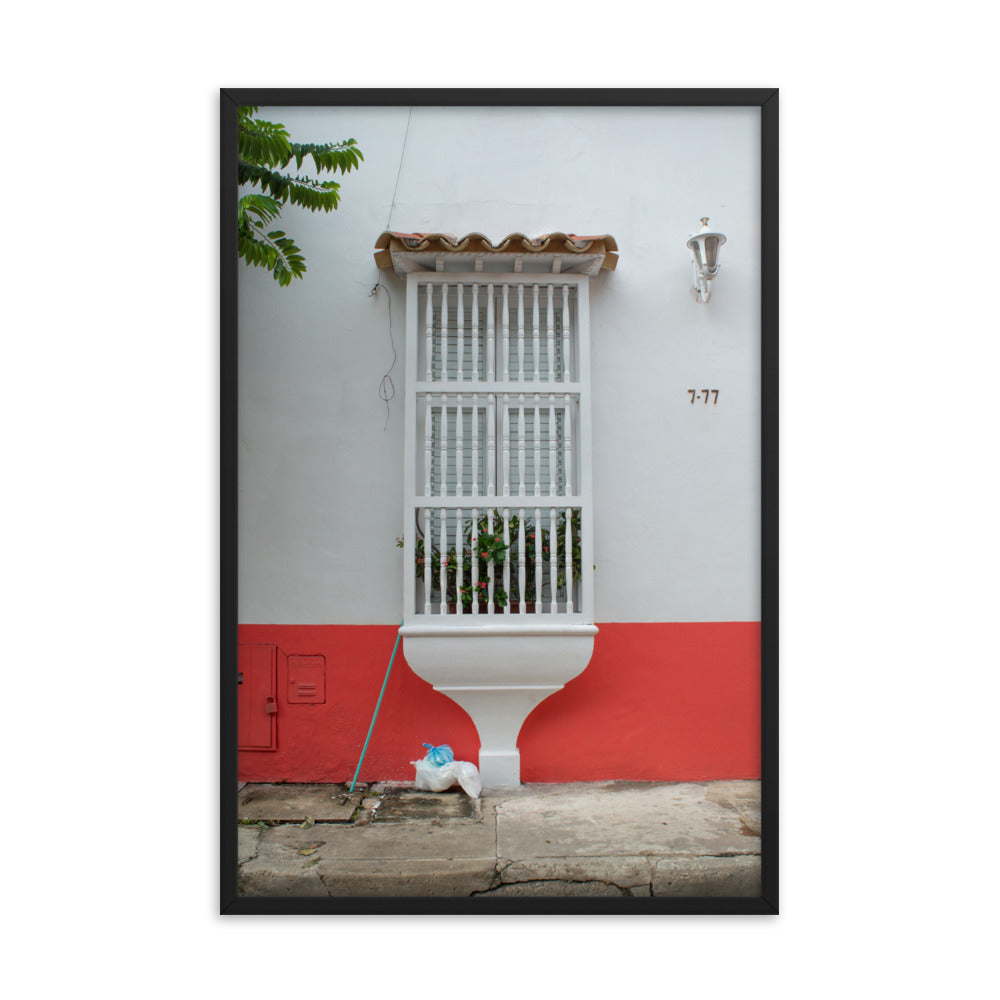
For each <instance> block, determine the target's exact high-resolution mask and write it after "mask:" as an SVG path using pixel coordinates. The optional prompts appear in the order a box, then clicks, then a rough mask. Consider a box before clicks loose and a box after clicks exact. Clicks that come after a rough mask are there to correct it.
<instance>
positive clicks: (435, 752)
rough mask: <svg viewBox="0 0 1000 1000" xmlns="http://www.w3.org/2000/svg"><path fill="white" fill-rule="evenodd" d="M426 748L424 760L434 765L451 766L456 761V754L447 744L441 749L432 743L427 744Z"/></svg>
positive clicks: (443, 744)
mask: <svg viewBox="0 0 1000 1000" xmlns="http://www.w3.org/2000/svg"><path fill="white" fill-rule="evenodd" d="M424 746H425V747H426V748H427V753H425V754H424V759H425V760H428V761H430V762H431V763H432V764H439V765H440V764H450V763H451V762H452V761H453V760H454V759H455V754H454V752H453V751H452V749H451V747H450V746H448V744H447V743H442V744H441V746H439V747H436V746H432V745H431V744H430V743H425V744H424Z"/></svg>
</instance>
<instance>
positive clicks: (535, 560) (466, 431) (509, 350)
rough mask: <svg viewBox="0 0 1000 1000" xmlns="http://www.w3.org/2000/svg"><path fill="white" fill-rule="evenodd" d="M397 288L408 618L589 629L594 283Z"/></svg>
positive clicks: (435, 281) (464, 277) (495, 278)
mask: <svg viewBox="0 0 1000 1000" xmlns="http://www.w3.org/2000/svg"><path fill="white" fill-rule="evenodd" d="M407 282H408V285H407V310H406V316H407V345H406V358H407V383H406V385H407V440H406V510H405V514H406V528H405V530H404V539H405V544H404V556H405V558H406V586H405V591H404V599H405V605H404V606H405V616H406V617H407V618H408V619H409V620H410V621H414V620H424V621H427V620H428V618H429V616H432V615H433V616H436V620H438V621H451V622H454V623H455V624H470V622H471V621H473V620H475V616H478V615H486V616H490V617H491V618H493V619H494V620H496V619H497V617H498V616H502V618H503V619H504V620H508V621H513V622H519V623H524V622H525V621H526V619H525V618H524V617H523V616H524V615H531V616H535V619H536V620H537V618H538V617H539V616H546V617H548V616H559V618H560V620H570V621H588V622H592V621H593V608H592V573H591V572H590V570H591V566H592V554H591V553H592V527H591V518H592V512H591V500H590V468H589V456H590V426H589V414H590V409H589V398H588V390H589V345H588V322H587V301H588V299H587V290H588V285H587V282H588V278H587V277H586V276H583V275H578V274H565V275H563V274H522V273H501V274H481V273H474V274H449V273H440V272H436V273H435V272H414V273H410V274H408V275H407ZM484 554H485V555H486V558H484ZM470 616H471V617H470ZM513 616H517V617H516V618H515V617H513Z"/></svg>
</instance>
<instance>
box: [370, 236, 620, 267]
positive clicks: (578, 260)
mask: <svg viewBox="0 0 1000 1000" xmlns="http://www.w3.org/2000/svg"><path fill="white" fill-rule="evenodd" d="M375 263H376V264H377V265H378V266H379V267H380V268H382V269H386V270H387V269H389V268H392V269H393V270H394V271H395V272H396V274H398V275H400V276H401V277H402V276H403V275H405V274H407V273H409V272H410V271H444V272H453V273H454V272H475V271H481V272H484V273H487V274H494V273H495V274H501V273H506V274H510V273H515V274H516V273H519V272H524V273H526V274H588V275H595V274H597V273H598V272H599V271H601V270H605V271H613V270H614V269H615V267H616V266H617V264H618V244H617V243H616V242H615V239H614V237H613V236H608V235H604V236H574V235H571V234H570V235H567V234H566V233H547V234H546V235H544V236H538V237H535V238H534V239H532V238H530V237H528V236H525V235H524V234H523V233H511V234H510V235H508V236H505V237H504V238H503V239H502V240H500V241H499V243H496V244H494V243H492V242H491V241H490V239H489V238H488V237H486V236H484V235H483V234H482V233H469V234H468V235H466V236H462V237H456V236H452V235H450V234H448V233H395V232H389V231H386V232H384V233H382V235H381V236H379V238H378V239H377V240H376V241H375Z"/></svg>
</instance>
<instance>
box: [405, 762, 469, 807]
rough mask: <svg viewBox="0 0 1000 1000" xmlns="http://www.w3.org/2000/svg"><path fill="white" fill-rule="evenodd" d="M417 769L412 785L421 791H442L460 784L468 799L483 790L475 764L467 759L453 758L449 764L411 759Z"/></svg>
mask: <svg viewBox="0 0 1000 1000" xmlns="http://www.w3.org/2000/svg"><path fill="white" fill-rule="evenodd" d="M410 763H411V764H412V765H413V766H414V767H415V768H416V769H417V777H416V780H415V781H414V786H415V787H416V788H419V789H420V790H421V791H422V792H443V791H445V790H446V789H448V788H451V786H452V785H454V784H459V785H461V786H462V791H463V792H465V794H466V795H468V796H469V798H470V799H478V798H479V793H480V792H481V791H482V790H483V782H482V779H481V778H480V777H479V771H478V769H477V768H476V765H475V764H470V763H469V762H468V761H467V760H453V761H451V763H449V764H441V765H440V766H439V765H436V764H432V763H431V762H430V761H429V760H427V759H426V758H424V760H413V761H410Z"/></svg>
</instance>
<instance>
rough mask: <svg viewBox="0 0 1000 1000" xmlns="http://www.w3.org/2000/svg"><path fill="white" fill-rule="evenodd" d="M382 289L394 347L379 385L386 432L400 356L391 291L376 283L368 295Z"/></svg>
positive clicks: (391, 342)
mask: <svg viewBox="0 0 1000 1000" xmlns="http://www.w3.org/2000/svg"><path fill="white" fill-rule="evenodd" d="M380 288H381V289H383V290H384V291H385V294H386V296H387V298H388V300H389V302H388V305H389V343H390V344H391V345H392V364H391V365H389V370H388V371H387V372H386V373H385V374H384V375H383V376H382V381H381V382H379V384H378V398H379V399H381V400H382V402H383V403H385V424H384V425H383V426H382V430H385V429H386V428H387V427H388V426H389V400H391V399H393V398H394V397H395V395H396V386H395V385H394V384H393V381H392V370H393V368H395V367H396V360H397V358H398V357H399V355H398V354H397V353H396V341H395V340H394V339H393V336H392V295H390V294H389V289H388V288H386V286H385V285H383V284H382V282H381V281H376V282H375V284H374V285H373V286H372V290H371V291H370V292H369V293H368V298H372V297H373V296H375V295H377V293H378V290H379V289H380Z"/></svg>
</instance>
